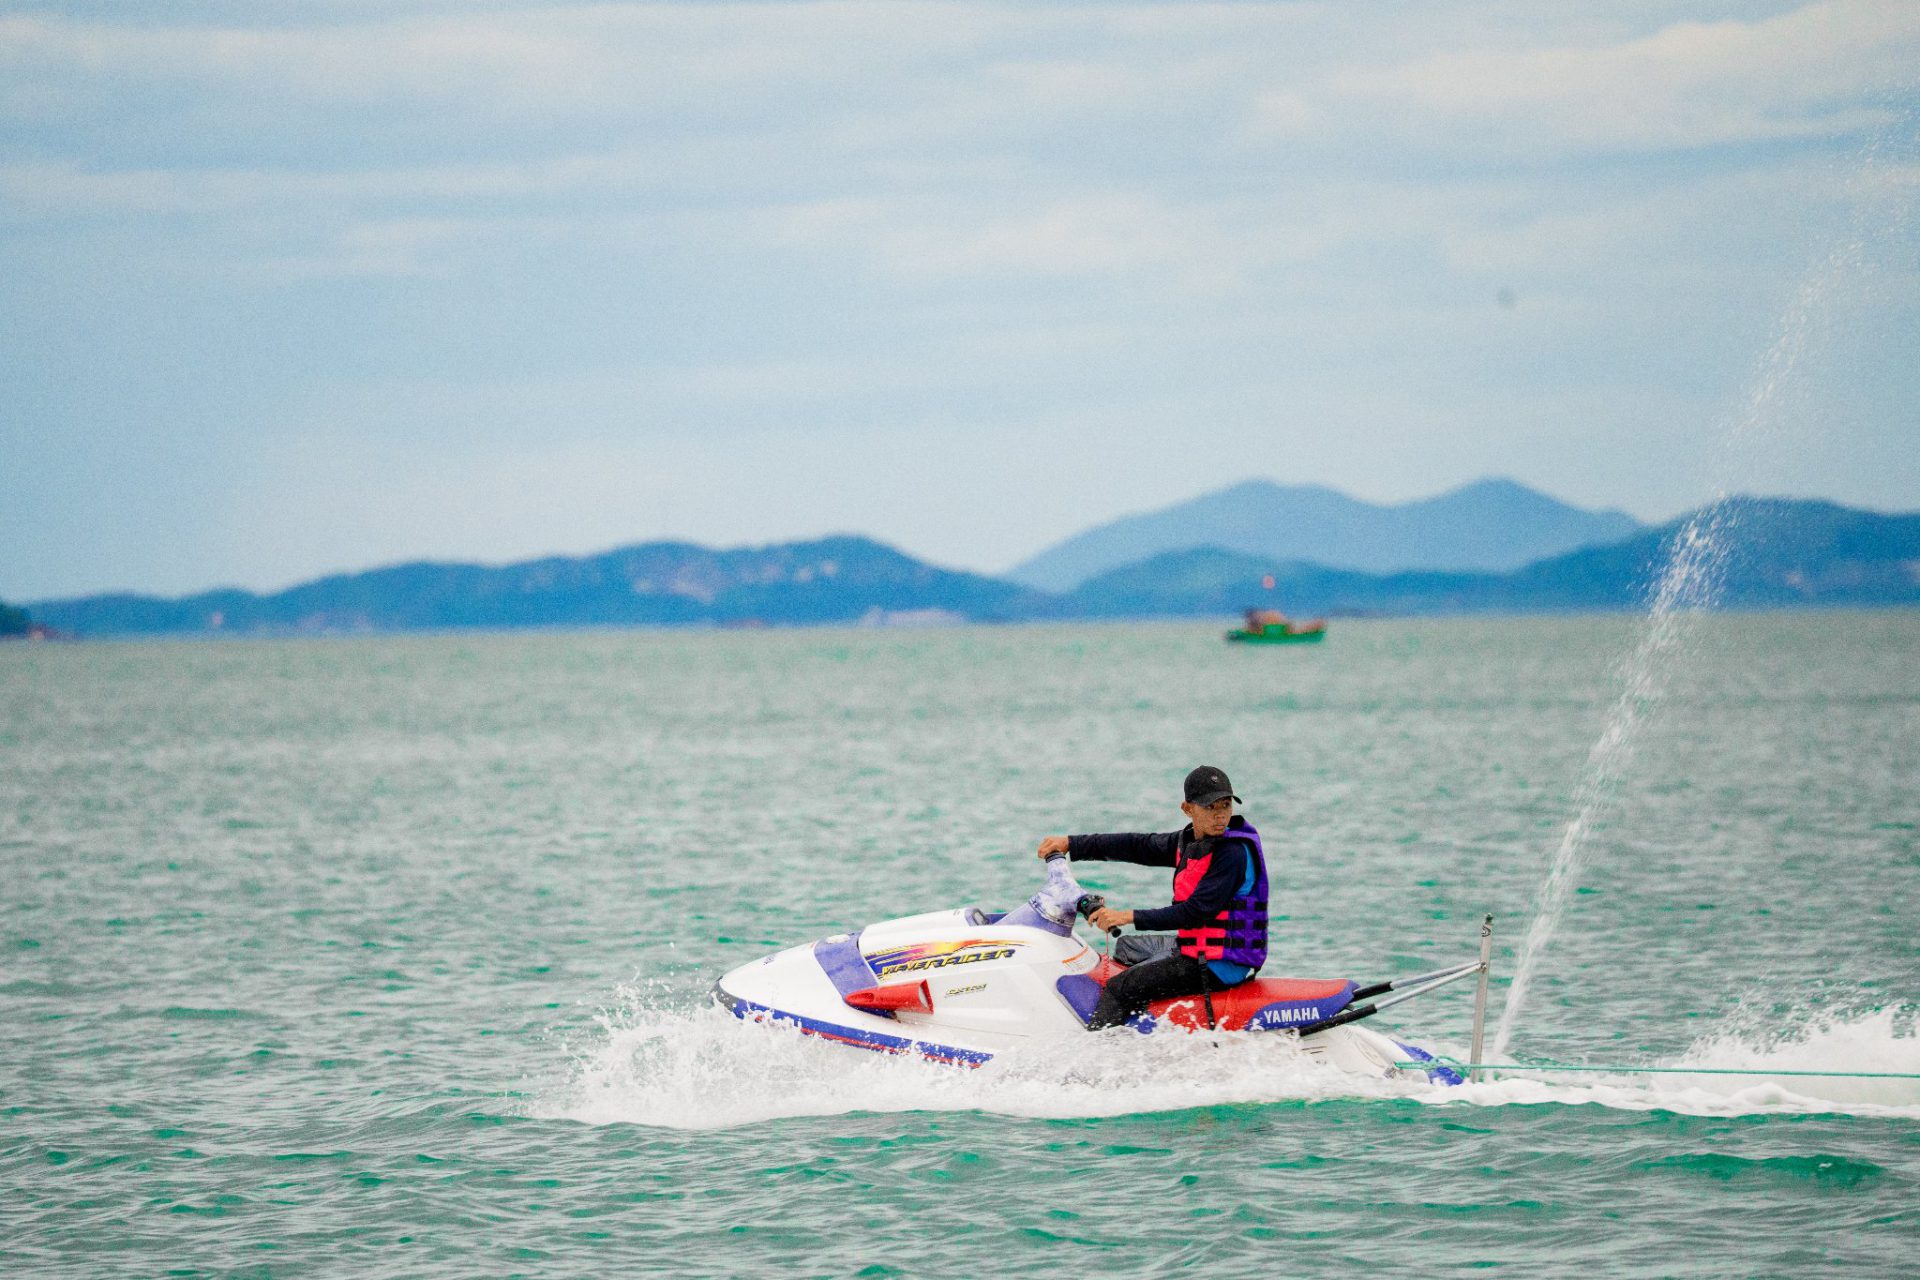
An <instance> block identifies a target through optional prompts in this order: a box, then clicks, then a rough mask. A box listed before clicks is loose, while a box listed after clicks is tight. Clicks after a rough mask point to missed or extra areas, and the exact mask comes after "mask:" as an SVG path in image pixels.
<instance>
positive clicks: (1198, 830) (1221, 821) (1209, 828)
mask: <svg viewBox="0 0 1920 1280" xmlns="http://www.w3.org/2000/svg"><path fill="white" fill-rule="evenodd" d="M1180 812H1182V813H1184V814H1186V815H1187V821H1189V822H1191V823H1192V824H1193V834H1194V835H1196V836H1198V837H1199V838H1200V839H1202V840H1205V839H1207V838H1208V837H1209V836H1217V835H1219V834H1220V833H1221V832H1222V831H1225V830H1226V829H1227V823H1228V822H1229V821H1230V820H1231V819H1232V818H1233V797H1232V796H1224V797H1222V798H1221V799H1218V800H1215V801H1214V802H1213V803H1212V804H1210V805H1206V806H1204V807H1203V806H1201V805H1197V804H1193V803H1191V802H1189V801H1184V800H1183V801H1181V803H1180Z"/></svg>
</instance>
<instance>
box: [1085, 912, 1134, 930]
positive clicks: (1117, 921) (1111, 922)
mask: <svg viewBox="0 0 1920 1280" xmlns="http://www.w3.org/2000/svg"><path fill="white" fill-rule="evenodd" d="M1087 919H1089V920H1091V921H1093V927H1094V928H1096V929H1099V930H1101V931H1103V932H1105V931H1109V930H1113V929H1118V928H1119V927H1120V926H1121V925H1123V924H1132V923H1133V912H1131V911H1119V910H1116V909H1114V908H1113V907H1102V908H1100V909H1099V910H1098V911H1096V912H1094V913H1093V914H1092V915H1090V916H1088V917H1087Z"/></svg>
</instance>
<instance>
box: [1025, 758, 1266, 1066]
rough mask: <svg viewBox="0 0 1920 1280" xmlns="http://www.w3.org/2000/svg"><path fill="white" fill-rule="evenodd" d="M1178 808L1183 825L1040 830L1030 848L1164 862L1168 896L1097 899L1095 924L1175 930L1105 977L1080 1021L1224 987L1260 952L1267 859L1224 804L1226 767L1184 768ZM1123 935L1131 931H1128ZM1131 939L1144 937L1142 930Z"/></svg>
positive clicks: (1250, 969) (1114, 1022)
mask: <svg viewBox="0 0 1920 1280" xmlns="http://www.w3.org/2000/svg"><path fill="white" fill-rule="evenodd" d="M1184 794H1185V797H1186V798H1185V799H1184V800H1182V801H1181V803H1180V812H1182V813H1184V814H1185V815H1186V816H1187V826H1186V827H1184V828H1183V829H1181V830H1179V831H1169V832H1166V833H1165V834H1162V835H1134V834H1113V835H1081V836H1048V837H1047V838H1046V839H1045V840H1042V841H1041V842H1040V856H1041V857H1042V858H1045V857H1047V856H1048V855H1050V854H1055V853H1064V854H1066V855H1067V856H1068V857H1069V858H1073V859H1075V860H1076V861H1093V862H1135V863H1139V864H1140V865H1142V866H1148V867H1172V868H1173V901H1172V903H1170V904H1169V905H1167V906H1164V907H1156V908H1153V909H1151V910H1146V911H1123V910H1118V909H1116V908H1113V907H1104V908H1102V909H1101V910H1099V911H1096V912H1094V914H1093V923H1094V925H1095V927H1097V928H1101V929H1115V928H1119V927H1120V926H1122V925H1129V924H1130V925H1132V926H1133V927H1134V928H1135V929H1142V930H1161V929H1172V930H1175V931H1177V937H1176V938H1175V939H1174V940H1173V942H1174V945H1173V946H1172V947H1171V948H1164V949H1161V950H1160V951H1159V953H1158V954H1154V955H1153V956H1152V958H1150V959H1144V960H1141V961H1140V962H1139V963H1137V964H1134V965H1132V966H1130V967H1129V968H1126V969H1124V970H1122V971H1121V972H1119V973H1117V974H1115V975H1114V976H1113V977H1112V978H1111V979H1109V980H1108V982H1107V984H1106V987H1105V988H1104V990H1102V992H1101V994H1100V1003H1099V1004H1098V1005H1096V1006H1095V1008H1094V1011H1093V1017H1092V1018H1090V1019H1089V1020H1088V1022H1087V1030H1089V1031H1099V1030H1101V1029H1103V1028H1106V1027H1112V1026H1118V1025H1119V1024H1120V1023H1123V1022H1125V1021H1126V1020H1127V1019H1128V1018H1131V1017H1132V1016H1133V1015H1134V1014H1136V1013H1138V1012H1140V1011H1141V1010H1142V1009H1144V1008H1146V1007H1147V1005H1149V1004H1150V1003H1152V1002H1153V1001H1155V1000H1161V999H1165V998H1166V997H1168V996H1190V995H1198V994H1199V993H1201V992H1203V991H1224V990H1226V989H1227V988H1228V987H1231V986H1235V985H1237V984H1239V983H1242V982H1245V981H1246V980H1247V979H1248V978H1251V977H1252V976H1253V975H1254V974H1255V973H1256V972H1257V971H1258V970H1259V968H1260V966H1261V965H1262V964H1264V963H1266V959H1267V863H1266V856H1265V854H1264V853H1263V852H1262V851H1261V848H1260V833H1259V832H1258V831H1256V830H1254V829H1253V826H1252V824H1250V823H1249V822H1248V821H1247V820H1246V819H1245V818H1242V817H1238V816H1236V815H1235V814H1234V812H1233V806H1234V805H1235V804H1236V803H1238V802H1239V800H1240V797H1239V796H1236V795H1235V794H1233V784H1232V783H1231V782H1229V781H1227V775H1226V774H1224V773H1222V772H1221V771H1220V770H1218V769H1216V768H1214V767H1213V766H1212V765H1201V766H1200V767H1199V768H1198V769H1195V770H1194V771H1193V772H1192V773H1189V774H1188V775H1187V779H1186V785H1185V787H1184ZM1129 941H1132V940H1131V939H1130V940H1129ZM1141 941H1145V939H1142V940H1141Z"/></svg>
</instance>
